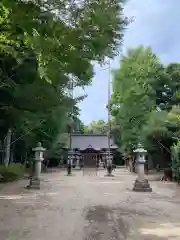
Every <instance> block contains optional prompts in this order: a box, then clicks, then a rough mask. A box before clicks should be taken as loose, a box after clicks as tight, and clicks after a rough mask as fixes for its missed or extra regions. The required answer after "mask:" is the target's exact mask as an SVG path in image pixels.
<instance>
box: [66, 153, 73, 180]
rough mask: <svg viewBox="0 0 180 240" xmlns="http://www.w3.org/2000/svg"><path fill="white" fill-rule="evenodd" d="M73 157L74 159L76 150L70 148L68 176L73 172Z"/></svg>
mask: <svg viewBox="0 0 180 240" xmlns="http://www.w3.org/2000/svg"><path fill="white" fill-rule="evenodd" d="M73 159H74V151H73V150H69V151H68V160H67V175H68V176H71V174H72V165H73Z"/></svg>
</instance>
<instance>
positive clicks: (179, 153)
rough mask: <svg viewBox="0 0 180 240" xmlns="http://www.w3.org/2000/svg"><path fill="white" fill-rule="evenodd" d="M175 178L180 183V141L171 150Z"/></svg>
mask: <svg viewBox="0 0 180 240" xmlns="http://www.w3.org/2000/svg"><path fill="white" fill-rule="evenodd" d="M171 159H172V171H173V178H174V179H175V180H176V181H178V182H179V181H180V141H178V143H177V144H174V145H173V146H172V148H171Z"/></svg>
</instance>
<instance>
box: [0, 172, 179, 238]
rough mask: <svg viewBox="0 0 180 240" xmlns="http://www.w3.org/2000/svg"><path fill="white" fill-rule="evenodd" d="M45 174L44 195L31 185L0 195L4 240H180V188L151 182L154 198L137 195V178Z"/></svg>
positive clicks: (4, 190)
mask: <svg viewBox="0 0 180 240" xmlns="http://www.w3.org/2000/svg"><path fill="white" fill-rule="evenodd" d="M114 174H115V177H110V178H108V177H104V175H105V172H104V170H101V171H100V172H99V174H98V176H93V175H92V176H83V174H82V172H80V171H74V173H73V176H71V177H68V176H66V173H65V172H63V171H61V172H55V173H48V174H43V175H42V185H41V186H42V187H41V190H39V191H38V190H26V189H24V186H26V185H27V183H28V180H23V181H20V182H19V183H13V184H8V185H6V186H5V187H4V188H1V191H0V240H111V239H112V240H113V239H114V240H117V239H118V240H164V239H168V240H171V239H173V240H175V239H176V240H179V239H180V187H177V186H176V184H174V183H162V182H157V181H150V184H151V187H152V188H153V192H152V193H136V192H132V190H131V189H132V187H133V183H134V180H135V177H136V176H135V175H132V174H130V173H129V172H127V171H126V170H125V169H116V170H115V172H114Z"/></svg>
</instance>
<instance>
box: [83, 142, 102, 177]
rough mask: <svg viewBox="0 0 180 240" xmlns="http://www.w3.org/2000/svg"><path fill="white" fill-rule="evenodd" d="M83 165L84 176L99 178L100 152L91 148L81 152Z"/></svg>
mask: <svg viewBox="0 0 180 240" xmlns="http://www.w3.org/2000/svg"><path fill="white" fill-rule="evenodd" d="M81 154H82V163H83V175H89V176H97V172H98V155H99V151H97V150H95V149H93V148H92V147H91V146H89V147H88V148H87V149H85V150H83V151H81Z"/></svg>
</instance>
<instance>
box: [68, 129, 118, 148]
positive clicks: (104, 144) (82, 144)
mask: <svg viewBox="0 0 180 240" xmlns="http://www.w3.org/2000/svg"><path fill="white" fill-rule="evenodd" d="M110 144H111V146H115V145H114V142H113V139H112V138H111V139H110ZM89 146H91V148H93V149H103V148H104V149H108V136H107V135H103V134H77V133H75V134H74V133H73V134H72V148H79V149H80V150H84V149H87V148H88V147H89Z"/></svg>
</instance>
